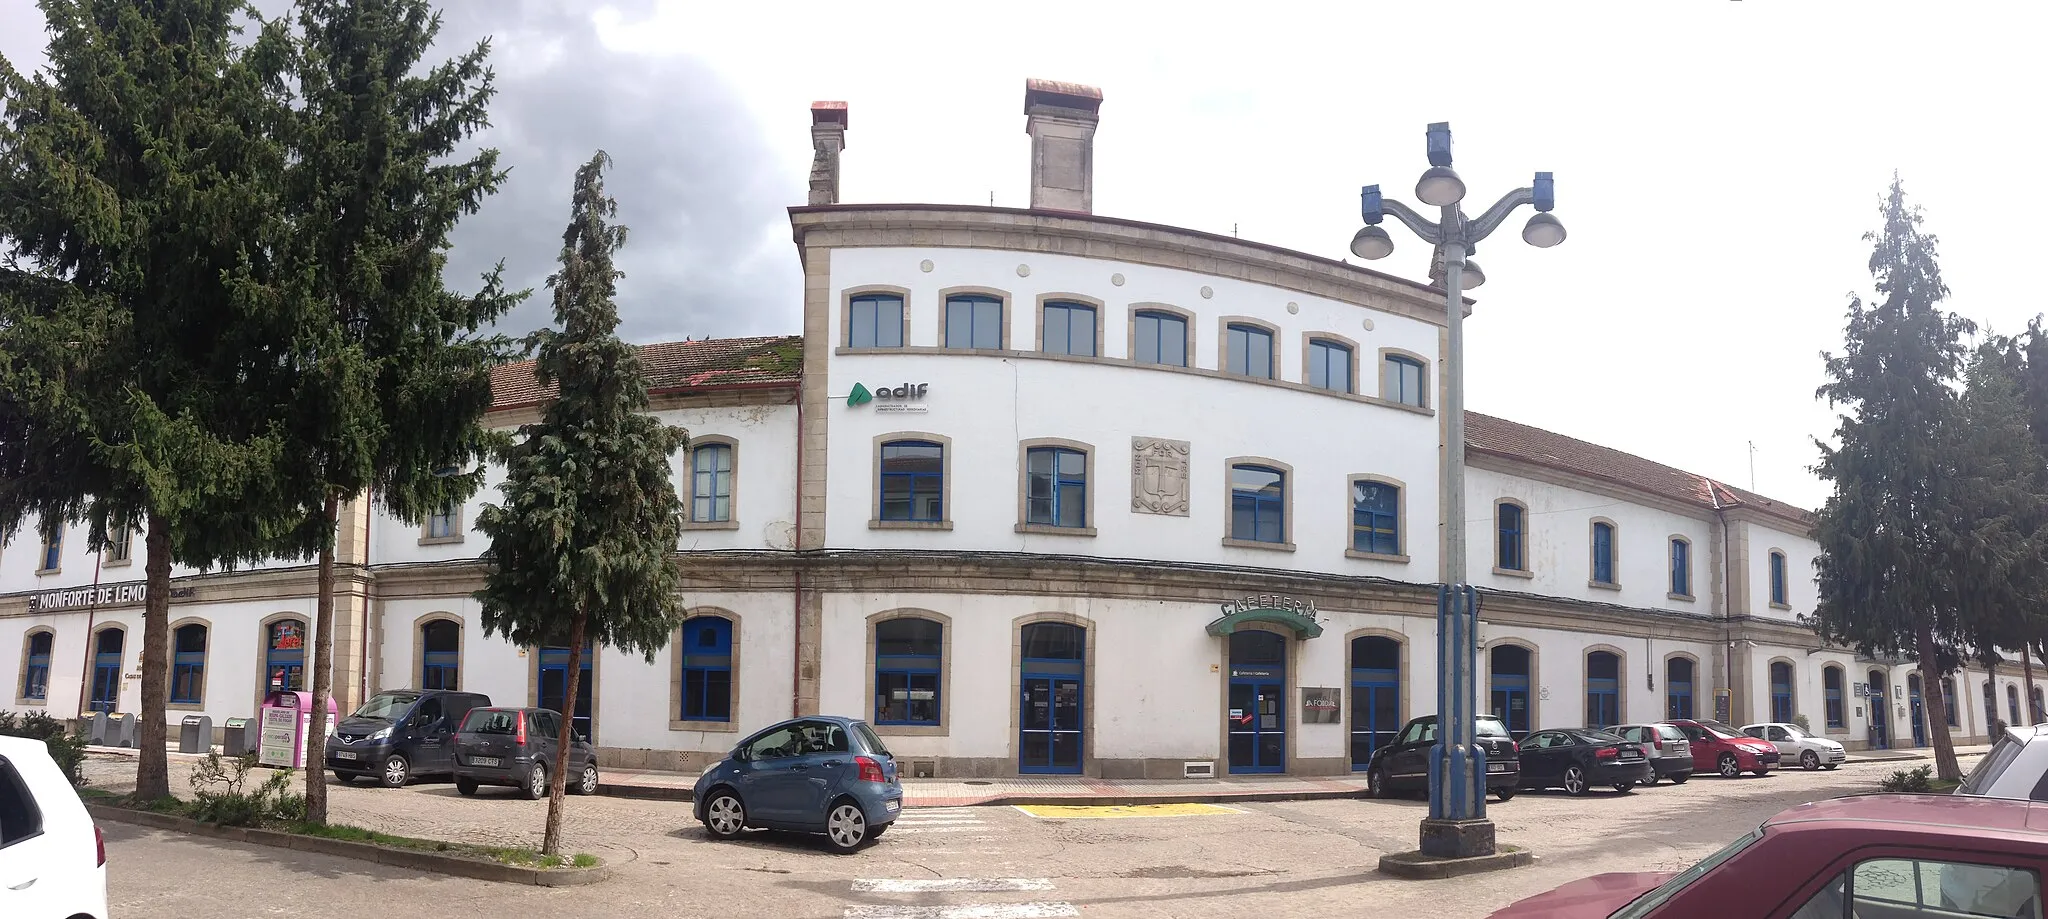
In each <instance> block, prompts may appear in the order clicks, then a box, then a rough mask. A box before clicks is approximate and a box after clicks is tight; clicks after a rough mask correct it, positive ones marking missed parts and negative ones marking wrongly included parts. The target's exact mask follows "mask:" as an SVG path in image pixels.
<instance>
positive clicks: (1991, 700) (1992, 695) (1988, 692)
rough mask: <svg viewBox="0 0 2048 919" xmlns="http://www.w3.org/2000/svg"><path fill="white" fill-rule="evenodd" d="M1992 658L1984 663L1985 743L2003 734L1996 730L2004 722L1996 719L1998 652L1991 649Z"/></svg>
mask: <svg viewBox="0 0 2048 919" xmlns="http://www.w3.org/2000/svg"><path fill="white" fill-rule="evenodd" d="M1991 653H1992V658H1991V659H1990V660H1988V661H1985V662H1984V736H1985V738H1986V741H1985V742H1986V743H1989V742H1990V741H1993V740H1997V739H1998V735H1999V734H2001V733H2003V732H2002V731H2000V730H1999V729H1998V726H1999V725H2000V724H2003V723H2004V722H2003V721H2002V720H2000V719H1999V717H1998V656H1997V655H1998V650H1997V649H1996V648H1994V649H1992V652H1991Z"/></svg>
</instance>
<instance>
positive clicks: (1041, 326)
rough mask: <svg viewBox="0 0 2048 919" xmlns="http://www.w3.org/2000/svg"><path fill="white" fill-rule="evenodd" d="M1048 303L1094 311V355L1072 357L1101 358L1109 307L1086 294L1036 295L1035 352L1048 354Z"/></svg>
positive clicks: (1032, 337) (1032, 336) (1033, 344)
mask: <svg viewBox="0 0 2048 919" xmlns="http://www.w3.org/2000/svg"><path fill="white" fill-rule="evenodd" d="M1048 303H1073V304H1076V305H1079V306H1085V307H1088V308H1089V309H1092V310H1094V311H1095V353H1094V354H1084V355H1074V356H1076V357H1101V356H1102V351H1103V347H1102V345H1103V341H1102V328H1103V322H1104V321H1105V320H1104V314H1105V313H1107V312H1109V305H1108V304H1106V303H1103V302H1102V301H1101V300H1098V299H1096V298H1094V297H1090V296H1087V295H1086V294H1076V293H1066V292H1057V293H1046V294H1039V295H1038V308H1037V309H1036V310H1034V311H1032V314H1031V315H1032V319H1031V344H1032V347H1033V348H1034V349H1035V350H1037V351H1038V352H1039V353H1041V354H1043V353H1048V352H1046V350H1045V307H1046V304H1048ZM942 344H943V342H942ZM956 350H957V349H956ZM1126 353H1129V352H1126ZM1054 356H1056V357H1064V356H1067V355H1064V354H1055V355H1054Z"/></svg>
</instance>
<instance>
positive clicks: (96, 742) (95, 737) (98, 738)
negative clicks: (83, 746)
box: [85, 712, 109, 747]
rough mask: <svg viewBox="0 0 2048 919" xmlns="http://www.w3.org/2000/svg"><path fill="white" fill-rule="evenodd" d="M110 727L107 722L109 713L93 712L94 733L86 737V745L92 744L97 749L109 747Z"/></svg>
mask: <svg viewBox="0 0 2048 919" xmlns="http://www.w3.org/2000/svg"><path fill="white" fill-rule="evenodd" d="M108 727H109V725H108V722H107V713H106V712H93V713H92V732H91V733H90V734H87V735H86V738H85V741H86V743H89V744H92V745H93V746H95V747H104V746H106V745H107V728H108Z"/></svg>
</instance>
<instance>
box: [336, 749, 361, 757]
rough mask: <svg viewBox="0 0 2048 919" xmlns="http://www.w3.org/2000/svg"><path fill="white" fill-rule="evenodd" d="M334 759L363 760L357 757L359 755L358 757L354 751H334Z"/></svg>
mask: <svg viewBox="0 0 2048 919" xmlns="http://www.w3.org/2000/svg"><path fill="white" fill-rule="evenodd" d="M334 758H335V759H361V757H360V756H357V755H356V752H355V751H354V750H336V751H334Z"/></svg>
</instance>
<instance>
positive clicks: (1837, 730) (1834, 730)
mask: <svg viewBox="0 0 2048 919" xmlns="http://www.w3.org/2000/svg"><path fill="white" fill-rule="evenodd" d="M1822 730H1823V731H1824V732H1825V733H1829V734H1842V735H1845V736H1846V735H1847V734H1848V733H1849V729H1848V728H1833V727H1831V728H1823V729H1822Z"/></svg>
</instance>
